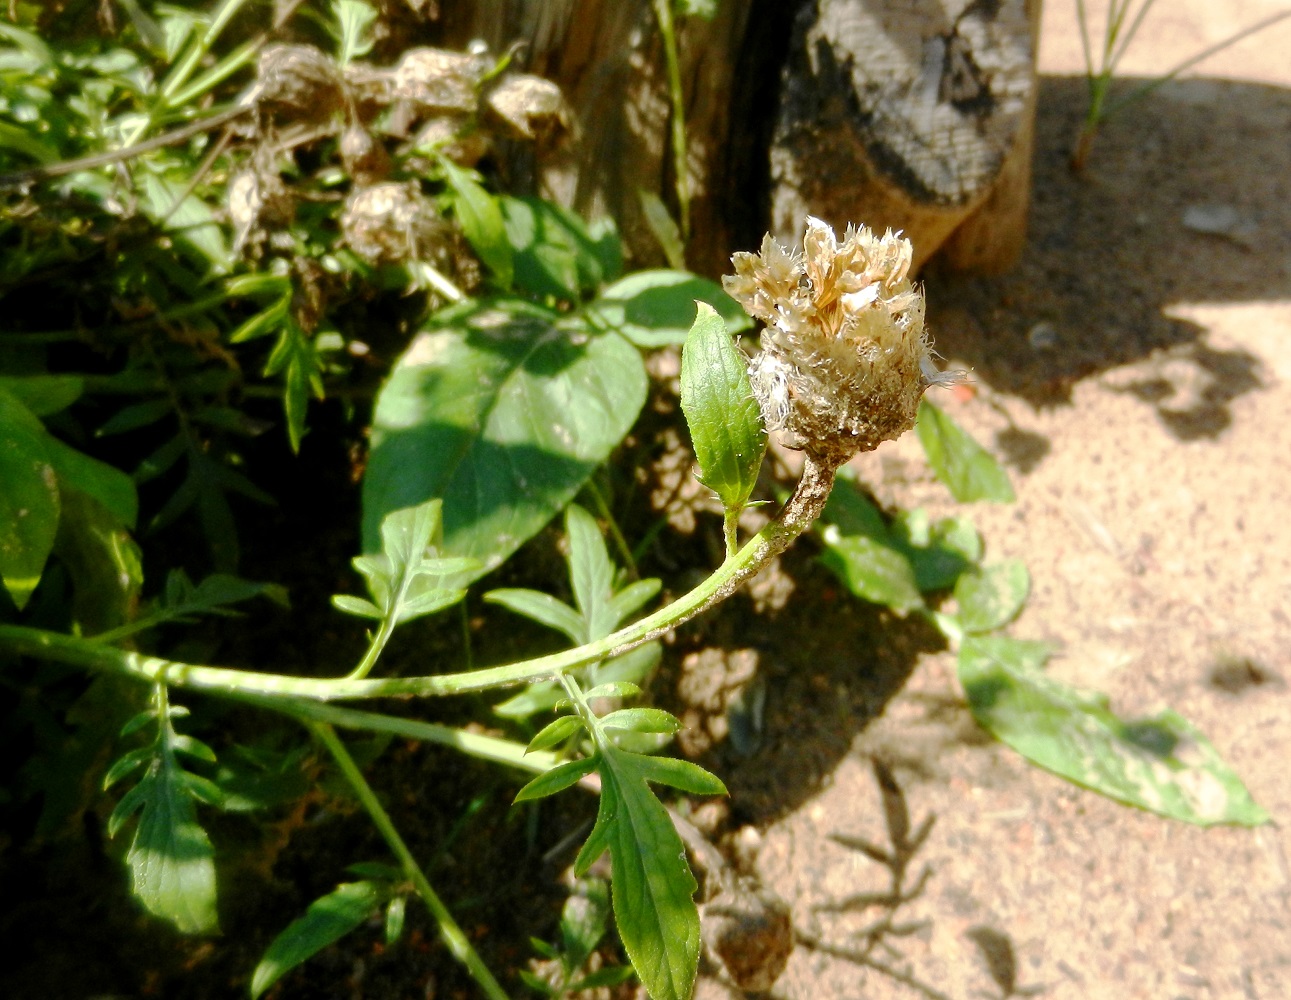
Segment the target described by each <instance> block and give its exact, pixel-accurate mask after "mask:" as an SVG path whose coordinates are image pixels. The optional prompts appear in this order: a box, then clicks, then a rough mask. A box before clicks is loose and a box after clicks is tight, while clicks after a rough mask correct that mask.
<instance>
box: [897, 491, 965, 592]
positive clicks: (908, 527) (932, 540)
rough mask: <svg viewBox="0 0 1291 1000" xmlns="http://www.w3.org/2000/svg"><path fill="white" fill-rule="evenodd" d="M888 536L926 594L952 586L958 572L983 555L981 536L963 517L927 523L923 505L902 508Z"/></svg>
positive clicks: (957, 577)
mask: <svg viewBox="0 0 1291 1000" xmlns="http://www.w3.org/2000/svg"><path fill="white" fill-rule="evenodd" d="M889 537H890V539H891V543H892V545H893V547H894V548H896V549H897V550H899V551H900V552H901V553H902V554H903V555H904V556H905V557H906V558H907V559H908V560H910V565H911V566H912V567H914V577H915V582H916V583H917V584H918V585H919V589H920V590H921V591H923V592H924V593H925V594H926V593H928V592H929V591H932V590H945V589H946V588H948V587H953V586H954V585H955V581H956V580H958V579H959V577H960V574H961V573H963V572H964V571H965V570H967V569H968V568H969V567H971V566H973V565H975V564H976V563H977V562H978V560H980V559H981V558H982V538H981V536H980V535H979V534H978V533H977V529H976V528H975V527H973V522H972V521H970V520H969V519H968V518H966V517H947V518H942V519H941V520H939V521H937V522H936V523H934V524H928V516H927V513H926V512H925V511H924V510H923V509H922V508H916V509H915V510H912V511H902V512H901V513H899V514H898V515H897V516H896V518H895V519H894V520H893V522H892V527H891V529H890V531H889Z"/></svg>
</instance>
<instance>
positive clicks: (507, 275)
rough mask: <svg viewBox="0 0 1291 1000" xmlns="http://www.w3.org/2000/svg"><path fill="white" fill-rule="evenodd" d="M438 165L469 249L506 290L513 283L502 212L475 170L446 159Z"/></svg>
mask: <svg viewBox="0 0 1291 1000" xmlns="http://www.w3.org/2000/svg"><path fill="white" fill-rule="evenodd" d="M438 162H439V168H440V169H441V170H442V171H443V172H444V180H446V181H447V182H448V186H449V188H450V189H451V190H452V192H453V211H454V213H455V214H456V215H457V221H458V223H459V224H460V225H461V227H462V232H463V233H465V234H466V239H467V241H468V242H469V243H470V244H471V249H472V250H474V251H475V252H476V253H477V254H479V257H480V260H482V261H484V264H485V266H486V267H488V269H489V272H490V273H491V274H492V276H493V280H494V281H495V282H496V283H497V285H498V287H499V288H501V289H502V290H503V291H510V289H511V285H512V284H513V283H514V282H515V260H514V256H513V252H512V249H511V244H510V243H509V242H507V230H506V222H505V220H504V219H503V218H502V209H501V208H499V207H498V203H497V201H496V200H495V199H494V198H493V196H492V195H491V194H489V193H488V191H486V190H484V185H482V184H481V183H480V181H479V175H478V174H476V173H475V171H473V170H467V169H466V168H465V167H459V166H458V165H457V164H456V163H454V162H453V161H452V160H450V159H448V157H446V156H441V157H440V158H439V161H438Z"/></svg>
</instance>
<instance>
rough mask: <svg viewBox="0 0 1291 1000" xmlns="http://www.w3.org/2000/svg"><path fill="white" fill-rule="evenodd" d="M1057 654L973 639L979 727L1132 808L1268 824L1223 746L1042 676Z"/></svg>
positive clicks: (1193, 819)
mask: <svg viewBox="0 0 1291 1000" xmlns="http://www.w3.org/2000/svg"><path fill="white" fill-rule="evenodd" d="M1047 653H1048V649H1047V647H1045V646H1043V645H1042V644H1040V643H1022V642H1019V641H1017V640H1014V639H1008V638H1004V637H1000V636H974V635H970V636H966V637H965V638H964V640H963V644H962V645H961V647H960V651H959V678H960V682H961V683H962V684H963V686H964V692H965V694H966V695H967V696H968V702H969V705H970V706H971V707H972V710H973V715H974V717H975V718H976V719H977V721H978V723H980V724H981V725H982V727H983V728H985V729H986V730H987V731H988V732H990V733H991V734H992V735H994V736H995V737H996V738H997V739H999V740H1001V741H1002V742H1004V743H1007V744H1008V745H1009V746H1011V747H1012V748H1013V749H1014V750H1016V751H1017V752H1018V753H1020V754H1022V756H1024V757H1026V758H1027V759H1028V760H1030V761H1033V762H1035V763H1036V764H1039V765H1040V766H1041V767H1044V768H1047V769H1048V770H1050V771H1053V772H1054V773H1055V774H1058V775H1060V776H1062V777H1064V778H1066V779H1068V780H1069V781H1073V782H1075V783H1076V784H1078V785H1083V786H1084V787H1086V788H1089V789H1091V790H1092V791H1095V792H1099V793H1100V794H1102V795H1106V796H1108V797H1109V798H1113V799H1116V800H1118V801H1120V802H1125V803H1128V804H1129V805H1133V806H1138V807H1139V808H1141V809H1147V810H1149V811H1151V812H1155V813H1159V814H1161V815H1163V816H1170V817H1173V818H1175V819H1180V820H1183V821H1185V822H1188V823H1193V824H1196V825H1199V826H1209V825H1212V824H1217V823H1234V824H1238V825H1241V826H1257V825H1259V824H1261V823H1264V822H1267V821H1268V818H1269V816H1268V813H1266V812H1265V811H1264V810H1263V809H1261V808H1260V806H1259V805H1257V804H1256V803H1255V801H1254V800H1253V799H1252V798H1251V796H1250V793H1249V792H1248V791H1247V790H1246V788H1245V787H1244V786H1243V785H1242V782H1241V780H1240V779H1239V778H1238V777H1237V775H1236V774H1234V773H1233V771H1232V770H1231V769H1230V768H1229V767H1228V765H1226V764H1225V763H1224V762H1223V760H1222V759H1221V758H1220V756H1219V754H1218V753H1217V752H1216V751H1215V748H1214V747H1213V746H1212V745H1211V744H1210V743H1209V741H1207V740H1206V738H1205V737H1204V736H1203V735H1202V734H1201V733H1200V732H1198V731H1197V730H1196V729H1195V728H1194V727H1193V726H1192V725H1191V724H1190V723H1188V721H1187V720H1185V719H1184V718H1182V717H1181V716H1179V715H1178V714H1176V713H1175V712H1172V711H1170V710H1168V709H1167V710H1166V711H1164V712H1162V713H1161V714H1160V715H1158V716H1156V717H1155V718H1151V719H1140V720H1135V721H1125V720H1122V719H1120V718H1118V717H1117V716H1116V715H1115V714H1113V713H1112V712H1111V711H1110V710H1109V709H1108V707H1107V704H1106V698H1105V696H1101V695H1096V694H1091V693H1089V692H1084V691H1080V690H1077V689H1075V688H1071V687H1068V686H1067V685H1065V684H1062V683H1060V682H1058V681H1056V680H1054V679H1053V678H1051V677H1049V676H1047V675H1046V674H1044V673H1043V672H1042V671H1041V670H1040V666H1041V665H1042V664H1043V662H1044V659H1045V657H1046V656H1047Z"/></svg>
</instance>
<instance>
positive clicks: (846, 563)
mask: <svg viewBox="0 0 1291 1000" xmlns="http://www.w3.org/2000/svg"><path fill="white" fill-rule="evenodd" d="M820 537H821V541H823V542H824V543H825V551H824V552H822V553H821V556H820V561H821V563H822V564H823V565H824V566H825V567H826V568H828V569H829V570H830V572H832V573H833V574H834V575H835V576H837V577H838V579H839V580H840V581H842V583H843V586H845V587H846V588H847V589H848V590H849V591H850V592H851V593H852V594H854V595H855V596H856V597H859V598H861V599H862V600H864V601H870V602H871V603H873V604H885V605H887V606H888V607H890V608H891V609H892V610H893V611H895V612H896V613H897V614H899V615H907V614H909V613H910V612H911V611H914V610H916V609H918V608H922V607H923V595H922V594H920V592H919V585H918V583H917V582H916V580H915V575H914V569H913V568H912V567H911V566H910V561H909V560H908V559H907V558H906V557H905V556H904V555H902V554H901V553H900V552H898V551H897V550H896V549H894V548H892V547H891V546H888V545H885V544H883V543H882V542H878V541H875V540H874V539H873V538H869V537H867V536H865V535H844V534H843V533H842V532H841V531H839V530H838V528H837V527H836V526H834V525H832V524H831V525H826V526H825V528H824V529H823V530H822V531H821V532H820Z"/></svg>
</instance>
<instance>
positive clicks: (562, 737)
mask: <svg viewBox="0 0 1291 1000" xmlns="http://www.w3.org/2000/svg"><path fill="white" fill-rule="evenodd" d="M582 728H583V720H582V719H580V718H579V717H578V716H577V715H564V716H561V717H560V718H559V719H557V720H556V721H555V722H552V723H549V724H548V725H546V726H544V727H543V728H542V729H540V730H539V731H538V734H537V735H536V736H534V738H533V739H531V740H530V741H529V745H528V746H527V747H525V753H530V752H532V751H534V750H550V749H551V748H552V747H554V746H559V745H560V744H561V743H564V742H565V741H566V740H567V739H569V738H570V737H571V736H573V735H574V734H575V733H577V732H579V731H580V730H582Z"/></svg>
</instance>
